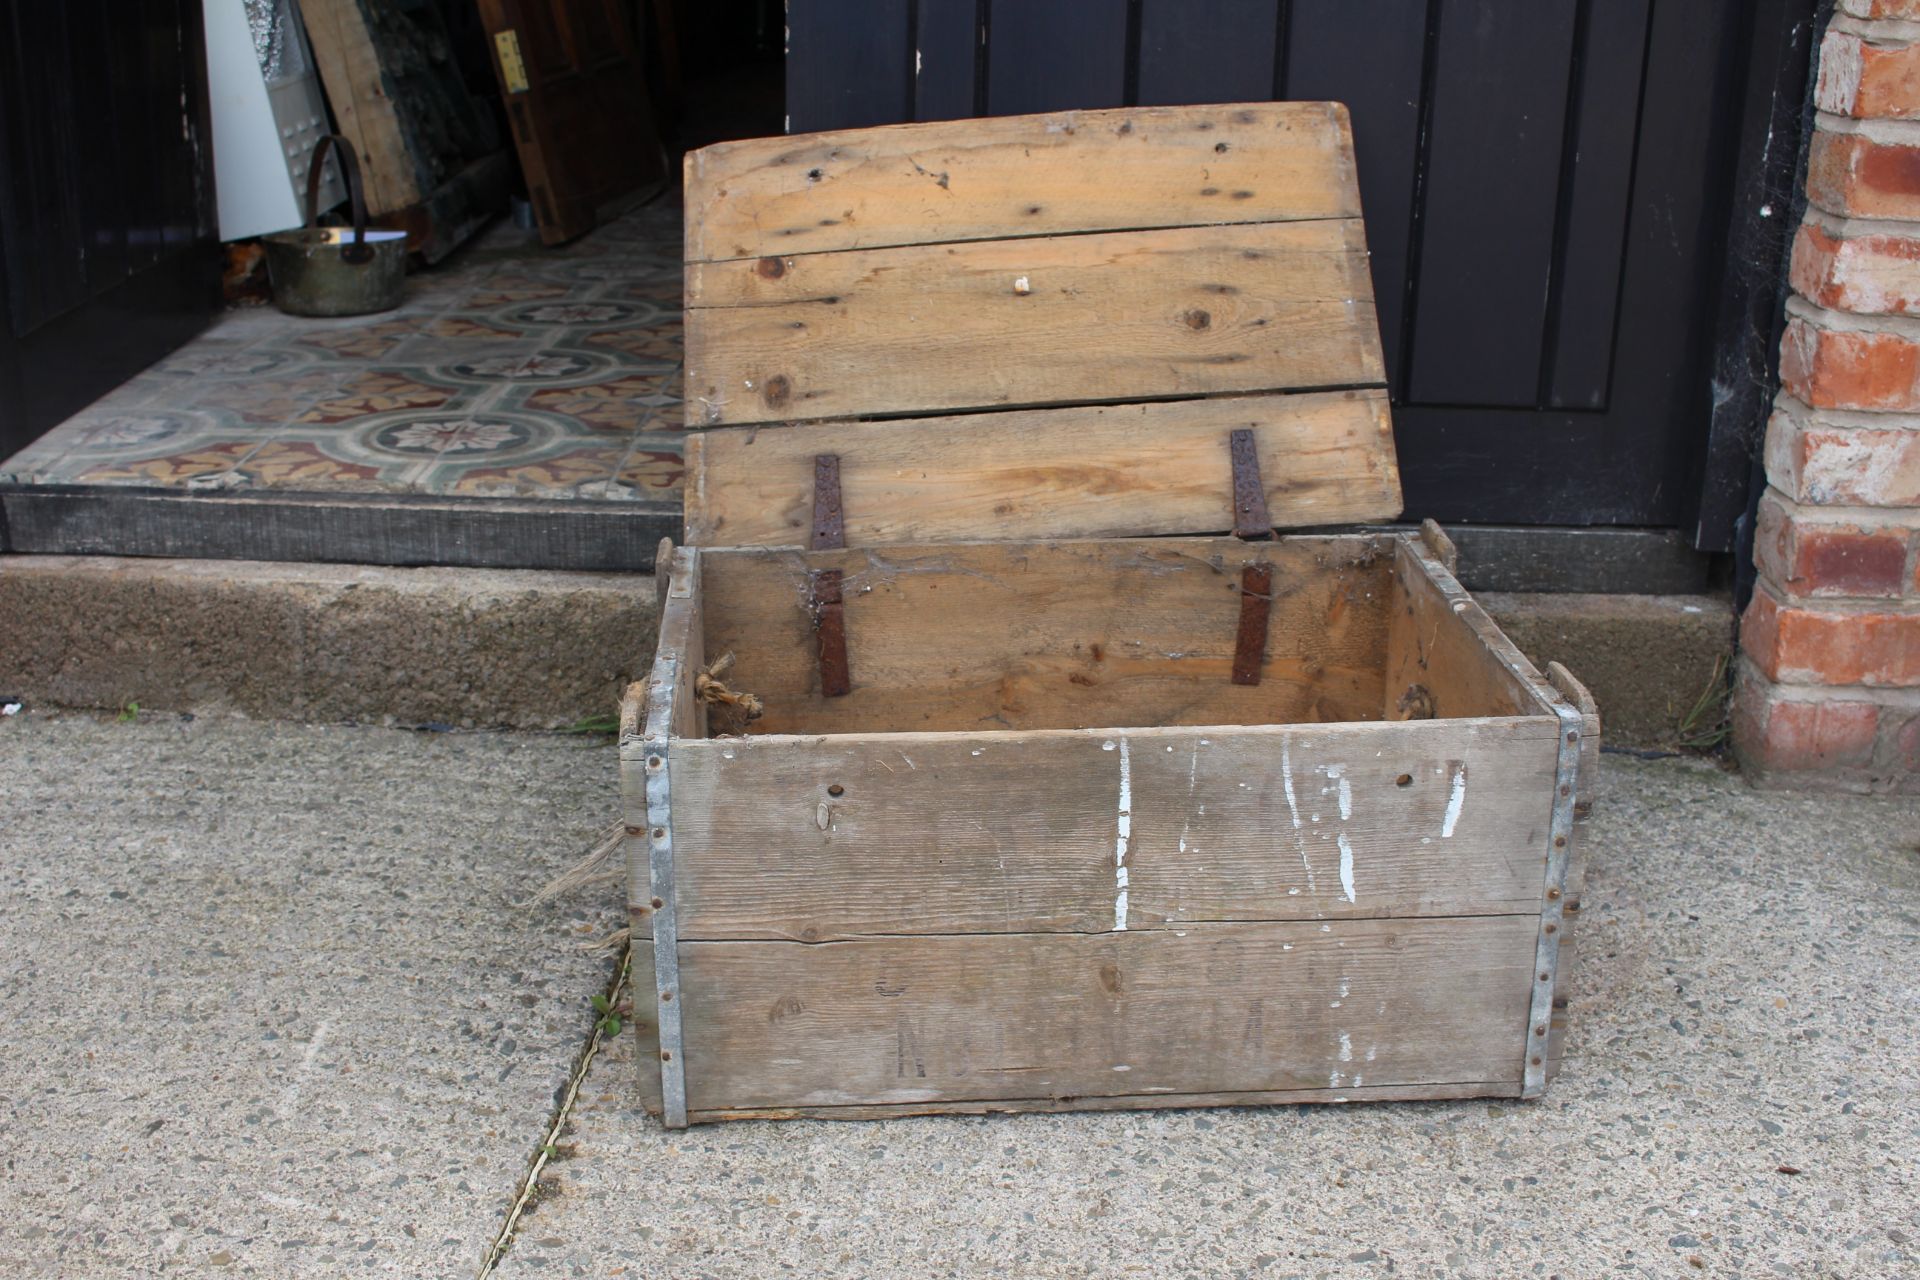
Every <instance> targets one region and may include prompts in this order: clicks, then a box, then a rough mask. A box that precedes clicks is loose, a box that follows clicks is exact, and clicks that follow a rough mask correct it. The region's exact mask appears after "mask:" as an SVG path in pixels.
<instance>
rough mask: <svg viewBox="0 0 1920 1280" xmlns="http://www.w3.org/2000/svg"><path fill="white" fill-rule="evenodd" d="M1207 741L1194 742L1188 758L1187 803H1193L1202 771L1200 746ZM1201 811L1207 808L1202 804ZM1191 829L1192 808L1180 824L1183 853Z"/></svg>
mask: <svg viewBox="0 0 1920 1280" xmlns="http://www.w3.org/2000/svg"><path fill="white" fill-rule="evenodd" d="M1205 742H1206V739H1205V738H1202V739H1201V740H1200V741H1199V742H1196V743H1194V744H1193V755H1192V756H1191V757H1190V758H1189V759H1188V760H1187V804H1188V805H1192V804H1193V788H1194V779H1195V778H1196V777H1197V776H1198V774H1199V772H1200V747H1201V745H1202V744H1203V743H1205ZM1167 750H1169V751H1171V750H1173V748H1172V747H1168V748H1167ZM1200 812H1202V813H1205V812H1206V808H1205V807H1204V806H1202V807H1201V810H1200ZM1191 830H1193V813H1192V810H1191V809H1189V810H1188V813H1187V816H1186V819H1185V820H1184V821H1182V822H1181V824H1180V852H1182V853H1185V852H1186V851H1187V833H1188V832H1190V831H1191Z"/></svg>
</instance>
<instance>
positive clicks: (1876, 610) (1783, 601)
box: [1748, 573, 1920, 622]
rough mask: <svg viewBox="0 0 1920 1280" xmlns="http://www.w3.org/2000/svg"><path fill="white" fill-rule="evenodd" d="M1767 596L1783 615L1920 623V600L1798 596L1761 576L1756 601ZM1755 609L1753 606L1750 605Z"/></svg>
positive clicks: (1832, 619)
mask: <svg viewBox="0 0 1920 1280" xmlns="http://www.w3.org/2000/svg"><path fill="white" fill-rule="evenodd" d="M1762 594H1765V595H1766V596H1767V597H1768V598H1769V600H1771V602H1772V604H1773V607H1774V610H1775V611H1776V612H1777V613H1779V614H1801V615H1819V616H1821V617H1823V618H1825V619H1827V620H1830V621H1834V622H1845V621H1847V620H1849V619H1854V618H1865V617H1873V618H1912V619H1917V620H1920V599H1914V598H1912V597H1908V598H1906V599H1898V598H1895V597H1891V596H1817V597H1809V596H1803V595H1798V594H1795V593H1794V592H1791V591H1789V590H1787V588H1785V587H1783V586H1781V585H1780V584H1779V583H1778V582H1776V581H1774V580H1773V578H1772V576H1771V575H1769V574H1765V573H1761V574H1758V575H1756V577H1755V579H1754V599H1755V601H1758V600H1759V598H1760V596H1761V595H1762ZM1748 608H1749V609H1751V608H1752V606H1751V605H1749V606H1748Z"/></svg>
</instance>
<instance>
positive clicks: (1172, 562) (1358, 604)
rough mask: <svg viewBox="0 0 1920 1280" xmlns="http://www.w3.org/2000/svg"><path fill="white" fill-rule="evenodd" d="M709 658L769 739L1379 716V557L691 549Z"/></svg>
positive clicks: (1383, 578) (1382, 557)
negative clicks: (751, 698) (698, 565)
mask: <svg viewBox="0 0 1920 1280" xmlns="http://www.w3.org/2000/svg"><path fill="white" fill-rule="evenodd" d="M703 559H704V563H705V566H706V571H705V578H704V585H703V588H702V590H703V592H704V594H705V601H704V604H705V612H706V643H707V651H708V652H709V653H713V654H720V653H725V652H728V651H731V652H733V653H734V654H735V655H736V657H737V659H738V662H737V665H736V666H735V667H734V669H733V674H732V677H731V678H730V679H729V683H730V684H733V685H734V686H735V687H736V688H741V689H745V690H748V691H750V692H753V693H755V694H758V695H759V696H760V697H761V698H762V699H764V700H765V702H766V705H767V711H766V716H765V718H764V719H762V720H760V721H758V722H757V723H756V724H755V726H754V728H755V730H756V731H759V732H765V733H787V732H792V733H866V732H870V733H880V732H892V731H911V730H957V729H1048V728H1084V727H1088V726H1096V725H1099V726H1116V727H1126V726H1133V725H1155V724H1163V725H1183V724H1187V725H1213V724H1282V723H1302V722H1317V721H1328V720H1356V719H1359V720H1371V719H1376V718H1378V717H1379V714H1380V712H1379V708H1380V705H1381V698H1382V697H1383V693H1384V690H1383V686H1382V685H1381V683H1380V679H1381V671H1382V668H1383V665H1384V655H1385V653H1386V641H1387V621H1388V620H1387V617H1386V610H1385V609H1384V608H1383V607H1382V602H1384V601H1385V599H1386V598H1387V594H1388V593H1389V592H1390V591H1391V589H1392V588H1391V584H1390V580H1389V575H1390V553H1388V552H1387V550H1386V548H1385V546H1384V545H1383V544H1380V543H1376V542H1375V541H1373V540H1371V539H1368V538H1364V537H1344V538H1343V537H1333V538H1305V537H1301V538H1288V539H1285V540H1283V541H1281V542H1278V543H1246V542H1241V541H1239V540H1237V539H1233V538H1181V539H1151V540H1148V539H1133V540H1125V541H1106V542H1059V543H1037V544H1035V543H964V544H951V545H935V546H929V547H893V548H886V549H875V550H862V549H848V550H844V551H816V552H801V551H761V550H753V549H735V548H719V549H714V550H709V551H706V552H704V553H703ZM1254 562H1263V563H1268V564H1271V565H1273V566H1274V591H1275V600H1274V605H1273V613H1272V618H1271V622H1270V626H1269V633H1268V641H1267V660H1266V664H1265V667H1264V669H1263V674H1262V678H1261V682H1260V683H1259V684H1258V685H1253V686H1247V685H1236V684H1232V683H1231V682H1230V681H1229V679H1228V677H1229V674H1230V672H1231V669H1232V665H1233V648H1234V636H1235V630H1236V628H1237V626H1238V624H1239V616H1240V597H1239V573H1240V569H1241V567H1242V566H1244V565H1246V564H1248V563H1254ZM813 569H839V570H841V571H842V573H843V575H844V579H843V581H844V591H845V596H846V601H847V604H846V628H847V647H848V652H849V654H850V666H851V674H852V681H853V688H852V691H851V692H850V693H849V694H848V695H847V696H845V697H836V698H822V697H821V696H820V695H819V692H818V679H819V676H818V669H817V665H816V663H815V661H814V646H813V631H812V621H811V617H810V614H809V612H808V609H807V606H806V602H807V582H808V574H809V573H810V572H811V571H812V570H813Z"/></svg>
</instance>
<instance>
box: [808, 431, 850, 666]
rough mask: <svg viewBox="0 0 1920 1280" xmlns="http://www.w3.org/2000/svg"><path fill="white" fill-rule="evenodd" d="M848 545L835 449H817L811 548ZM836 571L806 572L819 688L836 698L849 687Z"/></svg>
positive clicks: (843, 610) (844, 621)
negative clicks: (818, 657) (828, 450)
mask: <svg viewBox="0 0 1920 1280" xmlns="http://www.w3.org/2000/svg"><path fill="white" fill-rule="evenodd" d="M846 545H847V520H846V508H845V504H844V503H842V502H841V500H840V455H839V454H837V453H822V454H816V455H815V456H814V459H813V534H812V537H811V538H810V539H809V541H808V546H810V547H811V548H812V549H813V550H815V551H832V550H835V549H837V548H840V547H844V546H846ZM840 582H841V571H840V570H838V569H815V570H813V571H812V572H811V573H810V574H808V575H807V595H808V599H807V609H808V611H809V612H810V613H811V614H812V615H813V635H814V640H815V642H816V643H817V644H818V645H819V648H820V693H821V695H822V696H823V697H828V698H840V697H845V696H846V694H847V693H848V692H849V691H850V690H851V689H852V688H853V683H852V680H851V678H850V677H849V675H848V672H847V617H846V604H845V602H844V600H843V598H842V596H841V590H840Z"/></svg>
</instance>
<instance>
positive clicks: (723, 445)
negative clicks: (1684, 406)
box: [621, 103, 1599, 1126]
mask: <svg viewBox="0 0 1920 1280" xmlns="http://www.w3.org/2000/svg"><path fill="white" fill-rule="evenodd" d="M687 217H688V221H687V306H688V310H687V342H688V354H687V369H688V376H687V397H688V417H689V425H691V426H705V427H708V428H711V429H710V430H708V431H707V432H705V433H704V434H702V435H698V436H694V437H692V438H691V439H690V442H689V444H690V448H689V454H688V480H687V541H688V544H689V545H687V546H685V547H681V548H678V549H663V559H662V565H661V573H662V580H663V585H664V600H665V607H664V612H663V618H662V624H661V634H660V644H659V650H658V655H657V657H656V659H655V662H654V665H653V668H652V671H651V674H650V677H649V679H648V680H647V681H645V682H644V683H641V684H636V685H635V686H633V688H632V689H631V690H630V691H629V696H628V699H627V703H626V705H625V707H624V709H623V717H622V726H621V767H622V778H623V787H624V792H625V803H626V811H627V822H628V831H629V838H628V852H629V879H630V903H631V909H632V918H633V926H634V939H635V942H634V948H633V974H634V979H633V987H634V990H635V992H636V998H635V1009H634V1018H633V1022H634V1023H635V1025H636V1027H637V1028H638V1034H639V1035H640V1036H641V1037H642V1040H643V1043H644V1045H645V1047H646V1052H645V1053H644V1054H643V1062H644V1063H645V1064H646V1065H645V1066H644V1068H643V1072H642V1074H643V1080H642V1088H643V1091H644V1093H645V1096H646V1098H647V1101H648V1105H649V1106H650V1107H651V1108H653V1109H656V1110H657V1111H658V1112H659V1113H660V1114H661V1115H662V1117H663V1119H664V1120H665V1122H666V1123H667V1124H668V1125H672V1126H679V1125H684V1124H687V1123H689V1122H694V1121H702V1120H716V1119H730V1118H737V1117H751V1116H795V1115H809V1116H826V1117H848V1118H855V1117H869V1116H882V1115H892V1114H902V1113H911V1112H927V1111H944V1112H978V1111H1027V1110H1058V1109H1066V1108H1096V1107H1097V1108H1114V1107H1152V1106H1196V1105H1215V1104H1235V1105H1238V1104H1249V1103H1269V1102H1301V1101H1320V1102H1346V1101H1362V1100H1373V1099H1396V1098H1452V1097H1470V1096H1501V1097H1515V1096H1517V1097H1532V1096H1534V1095H1537V1094H1538V1093H1539V1092H1540V1091H1541V1090H1542V1089H1543V1088H1544V1087H1545V1084H1546V1081H1547V1080H1548V1079H1549V1078H1550V1077H1551V1075H1552V1074H1553V1071H1554V1068H1555V1066H1556V1063H1557V1059H1558V1055H1559V1042H1560V1034H1561V1031H1562V1028H1563V1021H1564V1019H1563V1015H1562V1013H1561V1012H1559V1005H1558V1004H1557V1002H1556V997H1555V992H1556V990H1557V988H1558V986H1559V984H1560V983H1561V982H1562V980H1563V979H1564V976H1565V973H1566V970H1567V964H1568V960H1567V949H1566V931H1567V928H1568V926H1569V925H1570V923H1571V920H1572V913H1573V911H1574V904H1573V902H1572V898H1571V895H1572V893H1573V888H1574V885H1575V884H1576V883H1577V873H1576V869H1574V868H1573V863H1574V853H1575V850H1574V843H1575V839H1576V825H1577V824H1576V814H1577V809H1576V802H1577V801H1578V800H1579V799H1580V798H1581V789H1582V787H1583V785H1584V782H1583V779H1586V778H1590V777H1591V775H1592V770H1591V767H1590V766H1591V762H1592V760H1593V759H1594V757H1595V753H1596V752H1597V751H1598V747H1599V725H1598V721H1597V718H1596V717H1595V715H1594V712H1593V708H1592V704H1591V701H1590V700H1589V699H1587V698H1586V695H1585V694H1584V692H1583V691H1582V690H1580V688H1579V686H1578V685H1577V683H1576V682H1575V681H1574V680H1573V678H1572V677H1571V676H1570V675H1568V674H1566V672H1565V671H1564V669H1562V668H1558V667H1557V666H1556V667H1555V668H1553V669H1552V672H1553V674H1552V677H1551V678H1548V677H1543V676H1542V675H1541V674H1540V673H1539V672H1538V671H1536V670H1535V669H1534V668H1533V667H1532V666H1531V665H1530V664H1529V663H1528V662H1527V660H1526V659H1525V658H1524V657H1522V656H1521V655H1520V654H1519V652H1518V651H1516V650H1515V649H1514V647H1513V646H1512V645H1511V644H1510V643H1508V641H1507V640H1506V639H1505V638H1504V637H1503V636H1502V635H1501V634H1500V632H1499V630H1498V628H1496V627H1495V626H1494V624H1493V623H1492V622H1491V621H1490V620H1489V619H1488V618H1487V616H1486V615H1485V613H1483V612H1482V611H1481V609H1480V608H1479V606H1478V605H1476V604H1475V603H1474V601H1473V600H1472V598H1471V597H1470V596H1469V595H1468V594H1467V593H1466V592H1465V591H1464V590H1462V589H1461V587H1460V585H1459V583H1458V582H1457V581H1455V579H1454V577H1453V574H1452V572H1451V569H1452V565H1451V547H1450V545H1449V544H1448V543H1447V541H1446V539H1445V536H1444V535H1443V534H1441V533H1440V531H1439V530H1438V529H1435V528H1433V527H1431V526H1428V527H1427V528H1425V529H1424V530H1423V531H1422V532H1419V533H1414V532H1407V533H1384V534H1383V533H1341V532H1333V533H1313V534H1294V535H1290V536H1287V537H1284V538H1279V539H1275V538H1274V537H1273V530H1274V528H1275V527H1293V528H1299V527H1312V526H1319V527H1326V526H1338V525H1341V524H1351V523H1357V522H1363V521H1375V520H1381V519H1388V518H1391V517H1393V516H1395V515H1397V514H1398V512H1399V509H1400V496H1399V481H1398V474H1397V471H1396V469H1395V465H1394V454H1393V441H1392V434H1391V429H1390V423H1389V419H1388V407H1387V400H1386V392H1385V390H1384V387H1383V381H1384V378H1383V370H1382V362H1381V356H1380V346H1379V338H1378V332H1377V324H1376V321H1375V318H1374V311H1373V304H1372V295H1371V290H1370V286H1369V281H1368V274H1367V260H1366V251H1365V247H1364V242H1363V238H1362V233H1361V224H1360V218H1359V200H1358V194H1357V191H1356V188H1355V183H1354V169H1353V162H1352V144H1351V140H1350V136H1349V133H1348V128H1347V122H1346V116H1345V112H1344V110H1343V109H1342V108H1340V107H1338V106H1335V105H1331V104H1321V103H1293V104H1261V105H1251V106H1226V107H1198V108H1157V109H1139V110H1122V111H1102V112H1080V113H1072V114H1066V115H1058V116H1035V117H1007V118H1000V119H992V120H975V121H965V122H956V123H950V124H933V125H903V126H895V127H890V128H884V129H874V130H863V131H855V132H849V133H843V134H822V135H815V136H810V137H796V138H778V139H766V140H758V141H753V142H745V143H734V144H723V145H721V146H718V147H713V148H709V149H707V150H705V151H702V152H698V153H695V154H694V155H692V156H690V157H689V160H688V176H687ZM1229 530H1231V531H1233V532H1232V533H1231V534H1229V533H1227V532H1226V531H1229ZM723 655H731V662H730V663H728V662H722V658H723ZM716 663H718V664H719V665H718V666H717V667H716ZM740 691H746V692H750V693H751V694H753V695H755V696H756V697H757V698H758V700H759V701H760V703H761V704H762V705H763V707H764V713H763V714H762V715H761V716H760V717H759V718H758V719H755V720H753V721H752V722H751V723H748V722H746V721H745V720H744V717H743V713H742V711H741V709H740V708H739V707H738V706H736V705H733V704H732V703H731V702H730V701H729V698H730V697H731V696H732V694H734V693H737V692H740ZM1583 760H1584V761H1585V762H1586V765H1585V766H1583ZM656 1067H657V1070H656V1069H655V1068H656Z"/></svg>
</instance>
